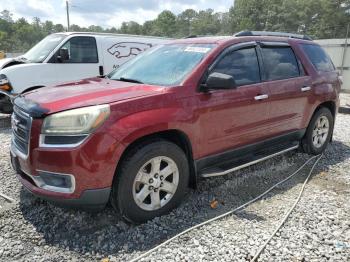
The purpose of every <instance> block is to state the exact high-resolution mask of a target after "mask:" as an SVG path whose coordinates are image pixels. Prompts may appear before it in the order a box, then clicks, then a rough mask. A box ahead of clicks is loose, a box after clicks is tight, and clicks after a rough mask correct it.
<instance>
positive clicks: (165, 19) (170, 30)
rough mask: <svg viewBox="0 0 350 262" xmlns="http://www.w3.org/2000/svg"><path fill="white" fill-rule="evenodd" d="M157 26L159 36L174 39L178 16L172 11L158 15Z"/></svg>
mask: <svg viewBox="0 0 350 262" xmlns="http://www.w3.org/2000/svg"><path fill="white" fill-rule="evenodd" d="M155 26H156V30H157V31H156V33H157V34H159V35H161V36H168V37H172V36H173V35H174V34H175V32H176V16H175V15H174V14H173V13H172V12H171V11H168V10H165V11H163V12H161V13H160V14H159V15H158V17H157V19H156V21H155Z"/></svg>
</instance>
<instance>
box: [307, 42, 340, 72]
mask: <svg viewBox="0 0 350 262" xmlns="http://www.w3.org/2000/svg"><path fill="white" fill-rule="evenodd" d="M301 47H302V49H303V50H304V52H305V53H306V55H307V57H308V58H309V59H310V61H311V63H312V64H313V65H314V66H315V67H316V69H317V71H325V72H329V71H333V70H334V69H335V68H334V65H333V63H332V60H331V59H330V58H329V56H328V55H327V54H326V52H325V51H324V50H323V49H322V47H320V46H318V45H308V44H302V45H301Z"/></svg>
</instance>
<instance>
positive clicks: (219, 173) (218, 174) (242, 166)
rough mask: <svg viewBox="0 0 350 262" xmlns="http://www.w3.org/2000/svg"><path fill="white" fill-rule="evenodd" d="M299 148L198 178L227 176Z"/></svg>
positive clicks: (295, 147)
mask: <svg viewBox="0 0 350 262" xmlns="http://www.w3.org/2000/svg"><path fill="white" fill-rule="evenodd" d="M298 147H299V145H296V146H292V147H289V148H286V149H284V150H282V151H279V152H276V153H273V154H271V155H268V156H265V157H262V158H259V159H256V160H253V161H251V162H248V163H245V164H243V165H239V166H236V167H233V168H230V169H227V170H223V171H217V172H213V173H203V174H201V175H200V176H201V177H214V176H223V175H227V174H229V173H231V172H234V171H237V170H239V169H242V168H245V167H248V166H251V165H254V164H257V163H259V162H262V161H265V160H267V159H270V158H273V157H275V156H278V155H282V154H284V153H286V152H289V151H292V150H295V149H297V148H298Z"/></svg>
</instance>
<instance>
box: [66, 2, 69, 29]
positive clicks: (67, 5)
mask: <svg viewBox="0 0 350 262" xmlns="http://www.w3.org/2000/svg"><path fill="white" fill-rule="evenodd" d="M66 10H67V32H69V3H68V0H66Z"/></svg>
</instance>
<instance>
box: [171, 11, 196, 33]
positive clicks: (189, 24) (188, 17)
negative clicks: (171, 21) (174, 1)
mask: <svg viewBox="0 0 350 262" xmlns="http://www.w3.org/2000/svg"><path fill="white" fill-rule="evenodd" d="M197 15H198V14H197V12H196V11H195V10H193V9H186V10H185V11H183V12H182V13H180V14H179V15H178V16H177V22H176V24H177V35H178V36H182V37H183V36H190V35H192V34H193V20H194V19H195V17H196V16H197Z"/></svg>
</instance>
